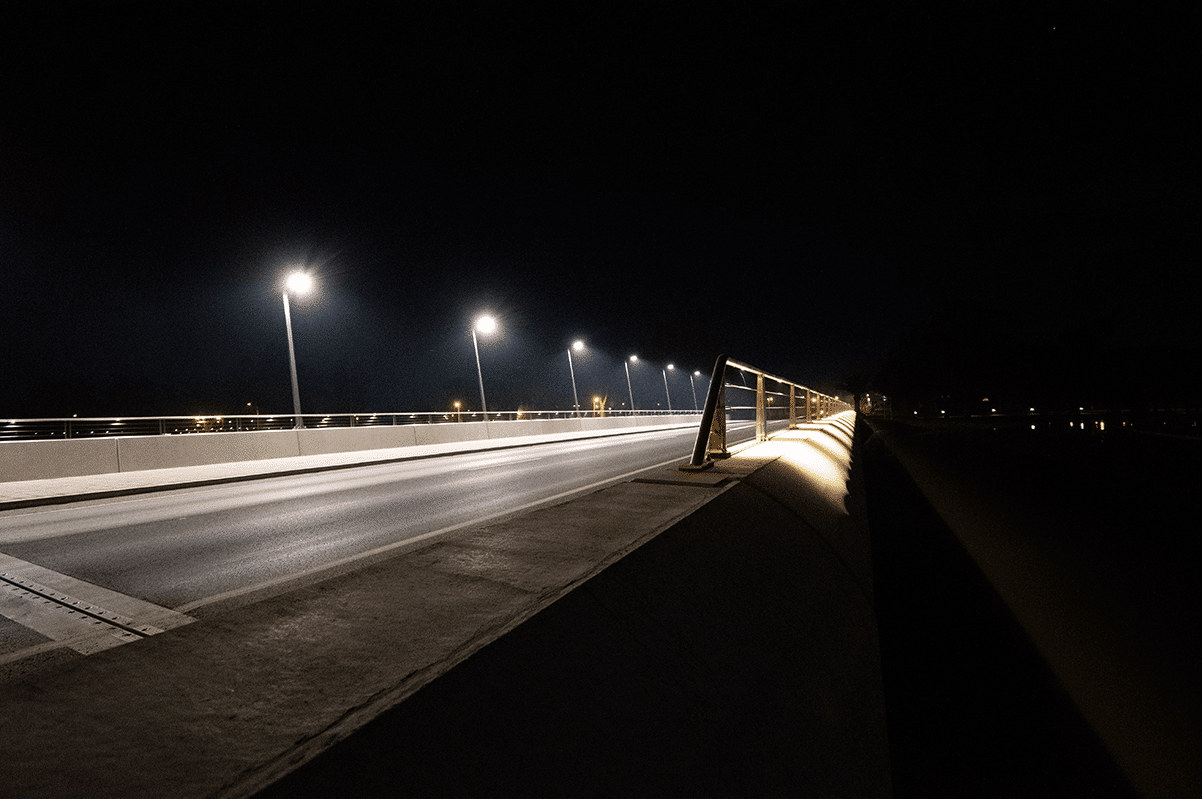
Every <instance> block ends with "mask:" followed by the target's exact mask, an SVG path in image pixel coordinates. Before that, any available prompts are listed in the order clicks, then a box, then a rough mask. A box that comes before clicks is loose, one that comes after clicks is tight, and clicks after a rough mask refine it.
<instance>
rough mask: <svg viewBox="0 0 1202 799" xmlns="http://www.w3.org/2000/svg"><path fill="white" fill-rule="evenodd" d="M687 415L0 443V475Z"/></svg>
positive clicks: (200, 462) (171, 464)
mask: <svg viewBox="0 0 1202 799" xmlns="http://www.w3.org/2000/svg"><path fill="white" fill-rule="evenodd" d="M697 420H698V417H697V416H696V415H695V414H676V415H671V416H638V417H626V416H609V417H605V418H603V419H598V418H584V419H522V420H520V421H501V422H488V423H487V424H485V423H484V422H464V423H461V424H460V423H447V424H426V425H397V426H381V427H339V428H324V429H323V428H306V429H304V430H262V431H252V432H243V433H195V434H191V435H167V436H127V437H111V438H109V437H106V438H103V439H94V438H79V439H69V440H54V441H5V442H0V482H10V481H12V482H15V481H19V480H42V479H50V478H56V477H77V476H82V475H89V474H106V473H110V472H134V471H141V470H144V469H170V468H177V467H181V466H204V465H208V464H215V463H235V462H239V461H255V460H265V459H268V458H288V457H295V456H297V455H326V454H333V453H337V452H364V451H370V450H380V449H394V448H400V447H411V446H415V445H428V444H450V443H456V442H467V441H485V440H494V439H505V438H514V437H518V436H536V435H571V434H573V433H579V434H581V435H586V434H588V433H595V432H602V431H605V430H621V429H628V428H634V427H649V426H657V425H687V424H696V423H697Z"/></svg>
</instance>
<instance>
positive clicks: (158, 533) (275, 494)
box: [0, 422, 754, 660]
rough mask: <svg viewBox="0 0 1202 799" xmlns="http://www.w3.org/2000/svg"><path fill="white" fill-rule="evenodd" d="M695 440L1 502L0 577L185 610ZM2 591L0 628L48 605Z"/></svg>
mask: <svg viewBox="0 0 1202 799" xmlns="http://www.w3.org/2000/svg"><path fill="white" fill-rule="evenodd" d="M753 435H754V425H750V424H746V423H737V422H732V423H731V429H730V431H729V440H730V441H731V442H732V443H734V442H738V441H742V440H746V439H748V438H750V437H752V436H753ZM695 436H696V430H695V429H693V428H686V429H681V430H669V431H653V432H648V433H639V434H632V435H623V436H616V437H609V438H603V439H590V440H581V441H569V442H558V443H549V444H541V445H537V446H533V447H522V448H516V449H507V450H499V451H490V452H478V453H464V454H458V455H448V456H444V457H436V458H429V459H423V460H414V461H406V462H400V463H392V464H384V465H374V466H363V467H357V468H354V469H343V470H337V471H329V472H320V473H315V474H305V475H294V476H287V477H273V478H264V479H261V480H255V481H251V482H242V483H231V484H225V485H218V486H209V487H204V488H195V489H184V490H175V491H163V492H158V493H153V494H143V495H138V496H134V497H126V498H121V499H115V500H103V501H94V502H82V503H75V504H70V505H62V506H52V507H46V508H38V509H27V510H19V511H9V512H6V513H0V553H2V554H0V572H3V571H5V568H7V570H8V573H9V574H10V575H11V574H14V573H20V567H24V568H25V576H26V577H30V578H31V579H32V580H33V581H35V584H44V585H49V586H51V587H52V588H55V587H57V588H58V590H60V591H68V590H69V589H70V587H71V586H70V584H68V583H67V582H64V581H63V580H62V579H60V578H61V577H62V576H65V577H66V578H69V579H71V580H78V581H83V582H84V583H86V584H88V585H90V586H99V587H100V588H102V589H104V590H106V591H108V592H113V594H114V595H120V596H121V597H122V598H130V599H131V600H132V601H133V602H134V603H135V604H134V605H133V607H135V608H137V607H140V606H138V605H137V604H136V603H137V602H143V603H150V604H151V605H153V606H157V607H158V608H163V609H170V610H172V611H175V612H177V613H183V614H195V613H196V612H197V611H200V610H202V609H204V608H205V607H206V606H209V605H213V604H214V603H218V602H221V601H223V600H230V599H233V598H236V597H239V596H243V595H248V594H251V593H253V592H257V591H263V590H268V589H271V588H272V587H273V586H278V585H280V584H284V583H288V582H289V581H293V580H296V579H297V578H300V577H304V576H306V575H312V574H316V573H326V572H328V571H329V570H330V569H332V568H339V567H343V568H353V566H354V565H355V564H356V562H359V561H362V560H363V559H364V558H367V557H371V556H374V555H379V554H382V553H386V552H389V551H392V550H395V549H397V548H400V547H404V546H406V545H411V544H413V543H415V542H417V541H420V540H424V539H428V538H431V537H433V536H436V535H438V534H440V533H444V532H447V531H449V530H452V529H459V528H462V527H465V526H472V525H477V524H482V523H485V522H487V521H490V520H493V519H497V518H500V517H503V516H506V515H510V514H513V513H517V512H521V511H524V510H527V509H530V508H533V507H536V506H538V505H542V504H547V503H551V502H556V501H561V500H563V499H566V498H568V497H570V496H572V495H574V494H579V493H584V492H587V491H591V490H595V489H596V488H599V487H601V486H603V485H606V484H608V483H611V482H615V481H618V480H622V479H629V478H630V477H632V476H633V475H634V474H636V473H637V472H639V471H642V470H645V469H648V468H653V467H655V466H662V465H665V464H667V463H672V462H678V461H681V460H683V459H684V458H685V457H687V454H688V453H689V452H690V451H691V448H692V442H693V440H694V438H695ZM0 587H5V588H8V589H10V593H9V595H6V596H5V597H3V599H4V602H3V603H0V615H2V616H5V617H7V618H0V622H3V623H4V624H5V625H8V627H7V628H5V627H3V626H0V632H4V631H5V630H6V629H7V630H9V631H11V630H13V629H15V628H14V627H13V624H14V622H13V620H14V619H18V620H21V619H22V617H21V616H20V613H19V612H25V611H26V610H27V609H28V608H30V607H34V606H35V605H37V603H41V604H43V605H44V604H46V603H45V602H43V600H42V599H41V598H40V597H39V596H38V595H37V592H36V589H31V590H33V591H34V593H33V594H30V595H28V596H26V595H25V594H24V593H21V592H22V591H24V590H25V588H26V586H25V585H24V584H22V585H21V586H17V587H15V588H14V587H13V586H0ZM14 592H15V593H14ZM15 594H20V596H16V595H15ZM70 596H77V594H70ZM95 596H96V595H94V596H93V597H92V598H90V599H89V600H88V601H90V602H92V603H94V604H96V603H97V602H98V600H97V599H96V598H95ZM98 596H100V597H101V598H102V599H104V598H107V597H108V596H109V595H107V594H100V595H98ZM113 601H116V600H113ZM57 602H58V604H59V605H62V604H64V603H63V600H62V599H61V598H59V599H57ZM104 607H109V608H113V605H112V603H111V602H110V603H108V604H105V605H104ZM14 608H15V610H14ZM58 609H59V610H61V608H58ZM114 609H115V608H114ZM18 611H19V612H18ZM94 615H95V614H94ZM101 615H103V614H101ZM125 615H126V616H132V617H136V616H137V614H136V613H135V611H133V610H130V611H126V613H125ZM21 623H22V624H24V625H26V626H30V623H29V622H28V621H27V620H23V621H21ZM127 626H136V625H134V624H133V623H132V622H130V623H129V624H128V625H127ZM159 626H162V625H159ZM34 628H35V629H39V628H37V627H36V626H35V627H34ZM42 632H43V633H44V634H47V633H46V631H45V630H43V631H42ZM50 635H51V637H57V636H56V635H54V634H50ZM6 637H8V638H9V639H10V643H9V645H7V646H5V647H3V649H0V656H3V655H7V657H6V659H9V660H11V659H12V658H13V657H14V655H15V653H14V652H13V648H14V647H15V646H17V643H16V641H17V638H19V636H14V635H12V634H9V635H7V636H6ZM26 643H27V642H22V643H21V645H22V646H24V645H26ZM77 651H81V652H82V651H85V650H84V649H77Z"/></svg>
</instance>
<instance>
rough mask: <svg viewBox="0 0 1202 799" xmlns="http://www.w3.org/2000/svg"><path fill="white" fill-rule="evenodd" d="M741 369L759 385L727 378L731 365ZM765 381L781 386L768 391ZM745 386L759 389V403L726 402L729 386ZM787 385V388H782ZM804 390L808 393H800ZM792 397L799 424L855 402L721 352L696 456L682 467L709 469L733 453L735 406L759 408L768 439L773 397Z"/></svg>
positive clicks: (792, 417)
mask: <svg viewBox="0 0 1202 799" xmlns="http://www.w3.org/2000/svg"><path fill="white" fill-rule="evenodd" d="M728 366H729V367H731V368H732V369H737V370H739V371H740V372H743V373H746V374H752V375H755V379H756V385H755V389H752V388H751V387H750V386H740V385H735V384H733V383H727V382H726V369H727V367H728ZM765 381H770V382H774V383H776V384H777V386H779V387H780V388H779V389H778V390H777V391H768V390H766V388H765V385H764V384H765ZM728 388H729V389H743V390H746V391H752V390H754V391H755V405H732V406H728V405H727V404H726V390H727V389H728ZM785 388H787V389H788V391H787V392H785V391H783V390H780V389H785ZM799 391H800V392H804V394H800V395H799ZM799 396H800V398H801V400H802V401H803V402H804V406H803V411H802V414H800V415H799V414H798V411H797V408H798V401H799ZM774 397H782V398H784V397H788V405H787V407H788V416H789V427H796V426H797V425H798V424H799V419H801V420H804V421H805V422H813V421H817V420H820V419H825V418H826V417H828V416H833V415H834V414H836V413H842V412H843V411H846V410H851V408H852V406H851V405H849V404H848V403H846V402H843V401H842V400H840V399H839V398H838V397H832V396H830V395H829V394H823V393H822V392H820V391H815V390H814V389H811V388H807V387H806V386H803V385H801V384H800V383H794V382H793V381H791V380H786V379H784V378H783V377H777V376H775V375H771V374H769V373H767V372H765V371H764V370H762V369H757V368H756V367H754V366H748V365H747V364H744V363H740V362H738V361H733V360H731V359H730V358H729V357H727V356H726V355H719V356H718V359H717V360H716V361H715V362H714V371H713V374H712V375H711V376H710V385H709V390H708V391H707V392H706V395H705V408H704V410H702V412H701V424H700V425H699V426H698V428H697V441H696V443H695V444H694V446H693V454H692V457H691V458H689V462H688V463H687V464H684V465H682V466H681V467H680V468H681V469H682V470H683V471H700V470H701V469H708V468H709V467H711V466H713V465H714V459H715V458H726V457H730V452H729V451H728V450H727V449H726V414H727V412H728V411H731V410H750V409H752V408H754V409H755V433H756V438H757V439H758V440H759V441H764V440H766V439H767V438H768V417H769V414H770V412H771V411H772V410H774V408H773V407H772V398H774ZM777 407H779V408H781V411H779V413H781V415H782V416H783V413H784V410H783V409H784V408H785V404H784V403H783V402H782V403H781V405H780V406H777Z"/></svg>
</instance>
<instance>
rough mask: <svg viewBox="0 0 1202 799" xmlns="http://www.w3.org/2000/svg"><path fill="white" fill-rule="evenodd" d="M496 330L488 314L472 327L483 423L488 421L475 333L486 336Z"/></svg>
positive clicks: (480, 317) (495, 321) (482, 373)
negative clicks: (478, 332)
mask: <svg viewBox="0 0 1202 799" xmlns="http://www.w3.org/2000/svg"><path fill="white" fill-rule="evenodd" d="M496 329H497V320H496V319H494V318H493V317H491V316H489V315H488V314H483V315H481V316H479V317H477V318H476V324H475V325H473V326H472V349H474V350H475V351H476V377H478V378H479V379H480V408H481V409H482V410H483V412H484V421H486V422H487V421H488V403H487V402H485V401H484V372H483V371H481V369H480V344H479V343H478V342H477V341H476V331H480V332H481V333H483V334H484V335H486V336H487V335H488V334H490V333H492V332H493V331H494V330H496Z"/></svg>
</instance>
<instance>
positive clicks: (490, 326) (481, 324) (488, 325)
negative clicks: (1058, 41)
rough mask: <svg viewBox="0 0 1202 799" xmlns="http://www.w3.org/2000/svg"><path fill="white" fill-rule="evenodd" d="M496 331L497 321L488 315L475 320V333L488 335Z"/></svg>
mask: <svg viewBox="0 0 1202 799" xmlns="http://www.w3.org/2000/svg"><path fill="white" fill-rule="evenodd" d="M496 329H497V320H496V319H495V318H493V317H491V316H489V315H488V314H484V315H483V316H480V317H478V318H477V319H476V332H478V333H483V334H484V335H488V334H489V333H492V332H493V331H495V330H496Z"/></svg>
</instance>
